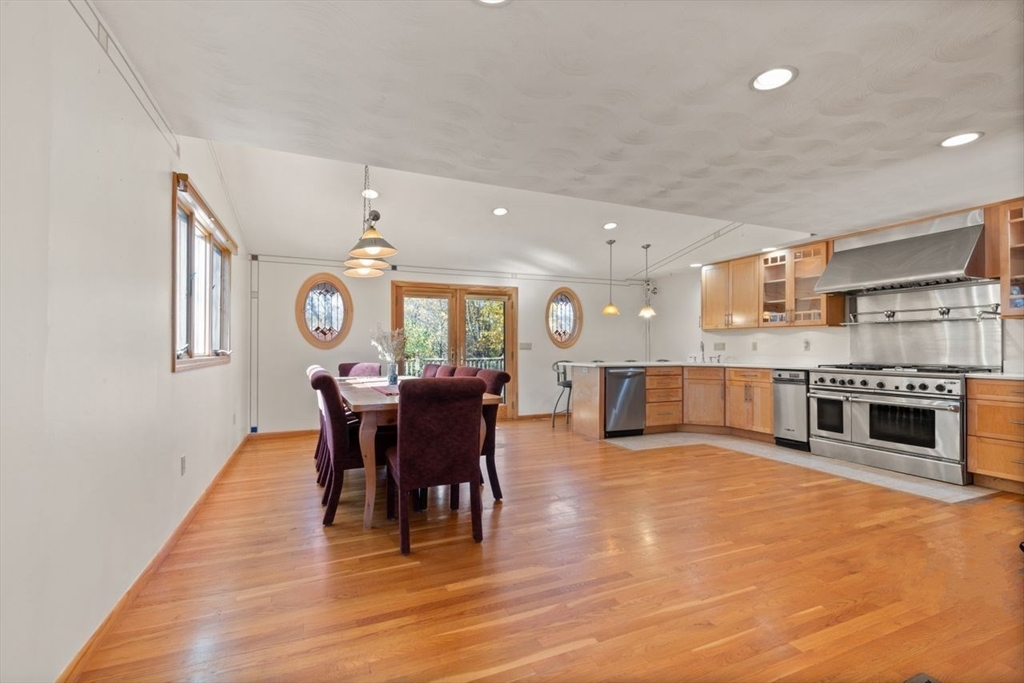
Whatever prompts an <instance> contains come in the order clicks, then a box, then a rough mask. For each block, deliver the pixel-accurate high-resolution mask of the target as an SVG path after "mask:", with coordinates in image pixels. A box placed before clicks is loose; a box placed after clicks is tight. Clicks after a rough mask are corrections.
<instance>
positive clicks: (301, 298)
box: [295, 273, 355, 349]
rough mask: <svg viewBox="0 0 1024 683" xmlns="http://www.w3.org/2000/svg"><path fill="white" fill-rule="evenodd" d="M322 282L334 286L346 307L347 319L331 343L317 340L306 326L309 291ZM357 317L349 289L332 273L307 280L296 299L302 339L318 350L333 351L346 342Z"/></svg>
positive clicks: (313, 276)
mask: <svg viewBox="0 0 1024 683" xmlns="http://www.w3.org/2000/svg"><path fill="white" fill-rule="evenodd" d="M321 282H329V283H330V284H332V285H334V287H335V288H336V289H337V290H338V293H339V294H341V300H342V302H343V304H344V306H345V317H344V319H343V320H342V321H341V330H340V331H339V332H338V336H336V337H335V338H334V339H331V340H330V341H324V340H322V339H317V338H316V337H314V336H313V333H312V332H310V331H309V328H308V327H307V326H306V297H308V296H309V290H311V289H313V286H314V285H317V284H320V283H321ZM354 315H355V308H354V307H353V306H352V295H351V294H350V293H349V291H348V287H346V286H345V283H344V282H342V281H341V279H340V278H338V277H337V276H336V275H332V274H331V273H316V274H314V275H310V276H309V277H308V278H306V281H305V282H303V283H302V286H301V287H299V293H298V295H297V296H296V297H295V324H296V325H298V326H299V332H301V333H302V338H303V339H305V340H306V341H307V342H309V343H310V344H311V345H312V346H315V347H316V348H318V349H333V348H335V347H336V346H338V345H339V344H341V342H343V341H345V337H347V336H348V333H349V330H351V329H352V317H353V316H354Z"/></svg>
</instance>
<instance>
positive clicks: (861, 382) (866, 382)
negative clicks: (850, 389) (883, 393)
mask: <svg viewBox="0 0 1024 683" xmlns="http://www.w3.org/2000/svg"><path fill="white" fill-rule="evenodd" d="M860 385H861V386H862V387H866V386H867V385H868V381H867V380H866V379H862V380H861V381H860Z"/></svg>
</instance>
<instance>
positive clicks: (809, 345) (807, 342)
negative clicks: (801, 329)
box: [804, 339, 811, 351]
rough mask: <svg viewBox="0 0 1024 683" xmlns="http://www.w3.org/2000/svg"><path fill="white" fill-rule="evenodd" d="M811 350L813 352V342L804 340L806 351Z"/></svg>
mask: <svg viewBox="0 0 1024 683" xmlns="http://www.w3.org/2000/svg"><path fill="white" fill-rule="evenodd" d="M810 350H811V342H810V341H809V340H807V339H804V351H810Z"/></svg>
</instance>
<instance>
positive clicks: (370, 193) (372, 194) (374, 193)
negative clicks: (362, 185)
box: [359, 188, 380, 199]
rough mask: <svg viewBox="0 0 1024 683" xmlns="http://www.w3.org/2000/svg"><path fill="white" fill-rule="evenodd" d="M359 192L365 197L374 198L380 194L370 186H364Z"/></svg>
mask: <svg viewBox="0 0 1024 683" xmlns="http://www.w3.org/2000/svg"><path fill="white" fill-rule="evenodd" d="M359 194H361V195H363V196H364V197H366V198H367V199H376V198H377V197H379V196H380V192H377V190H371V189H370V188H366V189H365V190H363V191H362V192H360V193H359Z"/></svg>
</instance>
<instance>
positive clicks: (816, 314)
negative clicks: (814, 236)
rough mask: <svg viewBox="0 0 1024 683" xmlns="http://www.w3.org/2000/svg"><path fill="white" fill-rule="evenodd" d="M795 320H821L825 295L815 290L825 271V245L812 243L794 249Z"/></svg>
mask: <svg viewBox="0 0 1024 683" xmlns="http://www.w3.org/2000/svg"><path fill="white" fill-rule="evenodd" d="M793 268H794V284H793V286H794V297H795V300H796V310H795V311H794V321H795V322H812V321H813V322H818V321H820V320H821V314H822V309H821V303H822V301H823V300H824V297H823V296H822V295H821V294H816V293H815V292H814V285H816V284H818V278H820V277H821V274H822V273H823V272H825V246H824V244H812V245H810V246H807V247H803V248H800V249H796V250H794V251H793Z"/></svg>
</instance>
